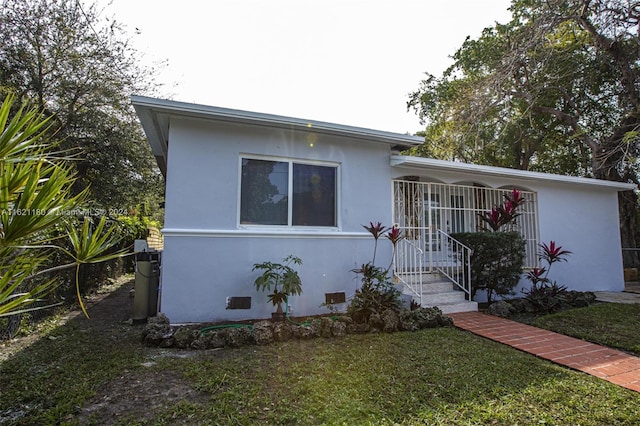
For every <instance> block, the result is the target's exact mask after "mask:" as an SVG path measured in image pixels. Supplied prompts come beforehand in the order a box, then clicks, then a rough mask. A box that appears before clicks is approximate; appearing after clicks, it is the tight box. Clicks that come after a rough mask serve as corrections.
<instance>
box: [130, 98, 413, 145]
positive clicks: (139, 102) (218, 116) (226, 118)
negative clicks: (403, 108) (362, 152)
mask: <svg viewBox="0 0 640 426" xmlns="http://www.w3.org/2000/svg"><path fill="white" fill-rule="evenodd" d="M131 102H132V103H133V106H134V108H135V109H136V111H137V112H138V115H140V116H141V121H142V115H145V116H152V115H156V116H158V115H163V114H164V115H168V116H176V117H187V118H203V119H209V120H215V121H222V122H232V123H242V124H254V125H258V126H264V127H275V128H286V129H292V128H293V129H296V130H305V131H314V132H318V133H324V134H329V135H337V136H346V137H350V138H354V139H361V140H366V141H369V142H381V143H387V144H390V145H392V146H400V147H406V148H409V147H411V146H415V145H420V144H421V143H423V142H424V138H423V137H420V136H413V135H403V134H400V133H393V132H385V131H381V130H373V129H366V128H361V127H354V126H346V125H342V124H334V123H327V122H323V121H314V120H306V119H301V118H294V117H286V116H280V115H273V114H264V113H257V112H250V111H242V110H236V109H229V108H221V107H214V106H207V105H200V104H193V103H187V102H178V101H171V100H165V99H157V98H150V97H145V96H132V97H131ZM147 118H149V117H147ZM156 121H157V119H156ZM142 124H143V126H144V127H145V129H147V126H146V125H149V124H151V123H150V122H149V119H147V122H146V123H145V122H143V123H142ZM165 125H168V122H167V123H165ZM159 130H164V129H156V131H159ZM147 136H150V135H149V134H147ZM157 136H158V137H160V135H157ZM165 136H166V135H165ZM150 143H152V142H151V141H150Z"/></svg>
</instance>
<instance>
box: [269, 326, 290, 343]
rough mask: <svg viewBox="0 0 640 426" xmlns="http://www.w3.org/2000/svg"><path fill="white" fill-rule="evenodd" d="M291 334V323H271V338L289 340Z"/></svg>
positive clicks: (282, 340) (278, 340)
mask: <svg viewBox="0 0 640 426" xmlns="http://www.w3.org/2000/svg"><path fill="white" fill-rule="evenodd" d="M292 334H293V332H292V330H291V324H289V323H288V322H277V323H275V324H274V325H273V338H274V340H275V341H276V342H286V341H289V340H291V336H292Z"/></svg>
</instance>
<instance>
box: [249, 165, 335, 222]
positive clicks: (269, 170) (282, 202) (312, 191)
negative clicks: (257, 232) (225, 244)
mask: <svg viewBox="0 0 640 426" xmlns="http://www.w3.org/2000/svg"><path fill="white" fill-rule="evenodd" d="M336 184H337V166H335V165H324V164H323V165H319V164H308V163H298V162H293V161H272V160H263V159H252V158H243V159H242V176H241V183H240V224H241V225H281V226H337V219H336V217H337V213H336V211H337V209H336V199H337V197H336V192H337V191H336Z"/></svg>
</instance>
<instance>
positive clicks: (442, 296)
mask: <svg viewBox="0 0 640 426" xmlns="http://www.w3.org/2000/svg"><path fill="white" fill-rule="evenodd" d="M464 296H465V294H464V292H462V291H454V290H450V291H448V292H446V293H422V304H423V305H424V304H427V305H429V306H439V305H441V304H449V303H459V302H464V301H465V297H464Z"/></svg>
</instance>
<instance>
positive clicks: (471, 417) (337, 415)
mask: <svg viewBox="0 0 640 426" xmlns="http://www.w3.org/2000/svg"><path fill="white" fill-rule="evenodd" d="M602 306H604V305H602ZM595 308H598V310H596V311H593V312H592V313H587V316H591V317H596V318H600V320H599V321H595V320H593V318H592V320H593V321H595V322H594V323H593V325H592V327H596V326H599V325H598V324H601V323H605V324H608V323H610V322H611V321H610V320H609V318H607V317H606V316H608V315H610V313H609V311H603V310H602V309H604V308H601V307H599V306H597V307H594V308H590V309H595ZM620 309H622V308H620ZM577 311H580V310H577ZM569 314H570V313H569V312H565V313H564V315H569ZM626 316H627V319H629V318H631V316H632V314H629V313H627V314H626ZM553 317H555V316H553ZM553 317H550V318H553ZM636 320H637V314H636ZM581 321H582V320H581V319H577V320H576V322H577V323H581ZM85 324H87V322H86V320H78V321H75V320H73V321H71V322H69V323H67V324H66V325H64V326H62V327H59V328H57V329H53V330H51V331H50V332H49V333H48V335H46V336H45V337H44V338H43V339H41V340H40V341H38V342H37V343H35V344H34V345H32V346H31V347H29V348H27V349H25V350H23V351H21V352H19V353H17V354H15V355H13V356H12V357H10V358H9V359H8V360H6V361H4V362H2V363H0V418H2V417H1V416H2V414H3V413H4V414H6V413H8V412H11V411H12V410H13V411H17V410H23V411H24V412H25V413H26V415H25V416H22V417H19V420H16V421H14V422H13V423H11V422H7V424H24V425H31V424H78V423H80V420H79V412H80V408H81V407H83V406H85V405H86V404H87V402H88V401H90V400H91V398H92V397H94V396H95V395H96V393H97V392H98V390H100V389H105V387H106V388H107V389H113V392H114V393H116V394H114V395H112V396H113V399H114V400H116V399H117V397H118V395H117V393H118V390H117V389H120V388H118V387H117V386H115V385H114V384H116V383H119V380H121V379H122V378H123V377H129V378H130V380H129V381H124V382H123V383H129V384H130V383H133V382H135V380H136V378H140V377H154V376H156V377H157V379H156V382H155V383H153V384H150V385H148V386H147V385H146V384H145V385H144V386H143V387H142V389H143V392H147V391H148V392H152V391H154V390H156V389H157V388H162V387H163V384H165V383H167V384H166V386H171V385H170V384H168V383H169V382H165V377H167V375H170V376H171V377H173V378H174V379H175V378H176V377H177V378H178V379H179V380H180V381H182V382H183V383H185V384H187V385H188V386H189V387H190V389H191V390H192V391H193V392H194V394H193V395H191V396H189V397H185V398H180V399H175V400H172V401H170V402H168V403H166V404H158V405H157V406H155V405H154V406H153V407H151V406H149V405H144V404H142V405H141V404H139V406H137V407H136V408H135V409H133V408H132V409H127V410H124V411H123V412H120V413H118V417H110V418H100V417H95V416H94V417H93V418H91V422H93V423H94V424H119V425H129V424H138V425H151V424H152V425H162V424H167V425H174V424H205V425H206V424H222V425H247V424H301V425H307V424H309V425H315V424H329V425H340V424H348V425H361V424H375V425H378V424H379V425H390V424H401V425H475V424H478V425H484V424H495V425H530V424H554V425H556V424H571V425H574V424H580V425H611V424H615V425H636V424H640V408H638V407H640V394H638V393H636V392H633V391H629V390H626V389H623V388H621V387H618V386H616V385H613V384H611V383H608V382H605V381H603V380H600V379H597V378H595V377H591V376H588V375H586V374H582V373H579V372H575V371H571V370H569V369H566V368H563V367H560V366H556V365H554V364H551V363H548V362H546V361H543V360H540V359H538V358H536V357H534V356H531V355H528V354H525V353H522V352H520V351H517V350H515V349H512V348H509V347H507V346H504V345H500V344H498V343H494V342H491V341H488V340H485V339H482V338H480V337H477V336H475V335H472V334H470V333H467V332H463V331H460V330H457V329H454V328H440V329H428V330H422V331H419V332H414V333H410V332H403V333H394V334H383V333H380V334H369V335H349V336H347V337H345V338H341V339H315V340H306V341H291V342H288V343H282V344H274V345H271V346H251V347H244V348H237V349H223V350H217V351H205V352H197V353H196V355H195V356H190V357H177V356H167V355H178V354H183V352H180V351H176V350H162V349H158V348H146V347H144V346H142V345H141V343H140V340H139V331H140V328H132V327H131V326H129V325H126V324H122V323H120V324H114V326H113V327H112V328H110V329H107V330H105V331H103V332H101V333H91V332H87V328H86V326H85ZM636 327H637V325H636ZM570 328H572V329H575V328H577V327H575V326H572V327H570ZM636 330H637V328H636ZM600 333H602V332H600ZM632 337H633V338H635V336H627V337H624V338H623V340H628V341H630V339H631V338H632ZM150 361H153V362H155V365H153V366H151V367H142V365H141V364H142V363H145V362H146V363H149V362H150ZM141 371H144V374H138V373H140V372H141ZM121 390H122V392H125V391H131V389H127V388H122V389H121ZM131 399H132V403H133V402H134V401H133V399H134V398H131ZM136 409H137V410H139V411H138V412H136V411H135V410H136ZM141 413H144V414H145V415H144V416H141V415H140V414H141ZM86 423H90V422H83V424H86Z"/></svg>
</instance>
